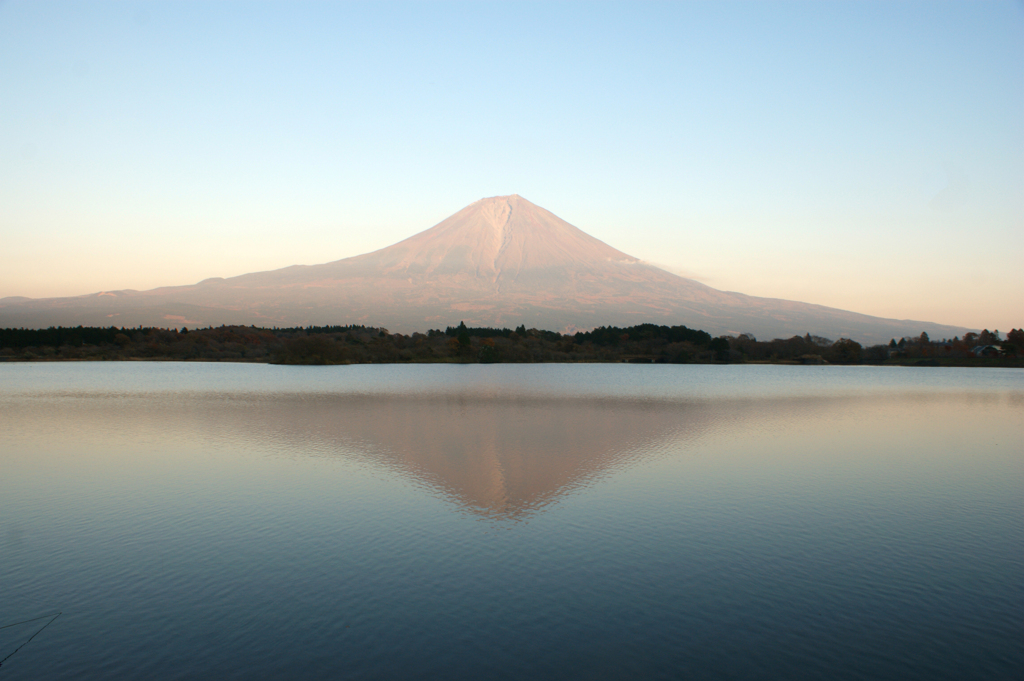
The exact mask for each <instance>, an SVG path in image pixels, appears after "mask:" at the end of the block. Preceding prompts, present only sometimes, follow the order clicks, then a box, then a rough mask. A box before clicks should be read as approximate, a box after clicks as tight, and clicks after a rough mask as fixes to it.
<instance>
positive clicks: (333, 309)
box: [0, 194, 967, 343]
mask: <svg viewBox="0 0 1024 681" xmlns="http://www.w3.org/2000/svg"><path fill="white" fill-rule="evenodd" d="M460 321H465V322H466V324H467V325H469V326H508V327H512V326H518V325H519V324H525V325H526V326H527V327H528V328H533V327H535V328H542V329H550V330H558V331H567V330H568V331H572V330H574V329H590V328H593V327H596V326H602V325H615V326H628V325H633V324H640V323H644V322H653V323H657V324H666V325H678V324H683V325H686V326H689V327H691V328H698V329H704V330H705V331H708V332H709V333H711V334H713V335H720V334H730V333H731V334H738V333H751V334H753V335H755V336H756V337H758V338H761V339H770V338H781V337H789V336H792V335H794V334H800V335H803V334H805V333H808V332H809V333H811V334H813V335H819V336H825V337H827V338H840V337H848V338H854V339H855V340H859V341H861V342H864V343H879V342H885V341H888V340H889V339H890V338H899V337H901V336H905V335H917V334H920V333H921V332H922V331H926V332H927V333H928V334H929V335H930V336H933V337H952V336H954V335H962V334H963V333H964V332H966V331H967V329H965V328H962V327H953V326H943V325H939V324H933V323H929V322H920V321H909V320H895V319H883V318H880V317H871V316H869V315H863V314H858V313H854V312H847V311H844V310H838V309H835V308H829V307H823V306H821V305H811V304H808V303H799V302H794V301H789V300H780V299H774V298H757V297H754V296H747V295H743V294H741V293H730V292H724V291H719V290H716V289H713V288H711V287H709V286H705V285H704V284H701V283H699V282H696V281H693V280H692V279H685V278H683V277H679V276H676V275H674V274H671V273H669V272H666V271H664V270H662V269H659V268H657V267H654V266H652V265H649V264H646V263H644V262H641V261H640V260H638V259H637V258H634V257H632V256H630V255H627V254H626V253H623V252H622V251H619V250H616V249H615V248H612V247H611V246H609V245H608V244H605V243H604V242H602V241H599V240H598V239H595V238H594V237H592V236H590V235H588V234H586V233H585V232H583V231H582V230H580V229H578V228H576V227H574V226H573V225H570V224H569V223H568V222H565V221H564V220H562V219H561V218H559V217H558V216H556V215H554V214H552V213H550V212H549V211H547V210H544V209H543V208H541V207H540V206H536V205H534V204H532V203H530V202H529V201H527V200H526V199H524V198H522V197H520V196H518V195H515V194H513V195H511V196H497V197H492V198H488V199H481V200H480V201H477V202H476V203H473V204H471V205H469V206H466V207H465V208H463V209H462V210H460V211H459V212H458V213H456V214H454V215H452V216H451V217H449V218H448V219H446V220H444V221H443V222H441V223H439V224H437V225H435V226H434V227H431V228H430V229H428V230H426V231H424V232H420V233H419V234H416V235H414V236H411V237H409V238H408V239H405V240H404V241H400V242H399V243H397V244H394V245H392V246H388V247H387V248H383V249H381V250H379V251H374V252H372V253H367V254H365V255H359V256H355V257H352V258H345V259H344V260H337V261H334V262H329V263H325V264H322V265H311V266H304V265H295V266H292V267H286V268H284V269H280V270H272V271H269V272H257V273H252V274H244V275H241V276H237V277H231V278H229V279H220V278H215V279H206V280H204V281H201V282H199V283H198V284H195V285H192V286H173V287H164V288H158V289H153V290H151V291H133V290H122V291H103V292H100V293H94V294H90V295H85V296H77V297H69V298H47V299H25V298H3V299H0V327H28V328H36V327H46V326H58V325H63V326H77V325H79V324H82V325H85V326H111V325H113V326H126V327H132V326H138V325H143V326H165V327H167V326H171V327H173V326H182V325H188V326H195V325H200V326H209V325H220V324H256V325H262V326H306V325H333V324H366V325H371V326H383V327H386V328H388V329H389V330H391V331H392V332H402V333H408V332H411V331H424V330H426V329H427V328H435V327H436V328H443V327H445V326H447V325H450V324H451V325H454V324H458V323H459V322H460Z"/></svg>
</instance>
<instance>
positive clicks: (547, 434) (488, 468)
mask: <svg viewBox="0 0 1024 681" xmlns="http://www.w3.org/2000/svg"><path fill="white" fill-rule="evenodd" d="M257 411H258V417H256V418H255V419H254V427H256V428H259V429H261V430H264V432H267V431H269V432H271V433H272V436H273V437H275V438H284V439H286V440H287V441H288V443H289V444H290V448H291V449H292V450H293V451H295V452H297V453H303V454H312V455H335V456H352V455H357V456H367V457H370V458H371V459H373V460H374V461H376V462H378V463H381V464H384V465H387V466H389V467H393V468H396V469H398V470H400V471H401V472H402V473H403V474H405V475H409V476H411V477H413V478H414V479H416V480H418V481H420V482H423V483H426V484H429V485H430V486H432V487H435V488H439V489H440V490H442V491H443V492H444V493H445V494H446V495H448V496H449V497H451V498H452V499H453V500H455V501H457V502H458V503H460V504H462V505H464V506H465V507H466V508H468V509H471V510H473V511H474V512H478V513H482V514H486V515H495V516H499V517H509V518H512V517H517V516H520V515H522V514H524V513H528V512H530V511H533V510H536V509H538V508H540V507H542V506H544V505H546V504H548V503H550V502H551V501H552V500H554V499H556V498H557V497H558V496H560V495H563V494H565V493H566V492H568V491H570V490H572V489H573V488H575V487H578V486H580V485H586V484H588V483H590V482H592V481H593V480H594V479H595V478H597V477H599V476H601V475H602V474H604V473H607V472H609V471H612V470H614V469H616V468H620V467H622V466H625V465H629V464H630V463H631V462H634V461H636V460H638V459H640V458H643V457H648V456H651V455H653V454H654V453H656V452H657V451H659V449H660V447H661V446H662V445H663V444H664V443H665V442H666V441H670V440H675V439H677V438H679V437H686V436H687V435H693V434H695V433H697V432H699V431H701V430H704V429H706V428H707V426H708V424H709V423H710V422H711V421H712V420H713V412H712V411H710V410H709V409H707V408H706V407H697V406H689V405H682V404H678V403H676V404H670V403H643V402H628V401H620V400H616V401H606V400H581V399H514V400H511V399H510V400H505V399H458V398H422V399H415V398H409V399H406V398H397V399H396V398H366V397H360V398H355V397H339V396H322V397H318V398H316V399H309V398H306V399H303V400H285V401H283V402H281V401H278V402H275V403H274V405H273V407H272V408H267V409H258V410H257ZM252 415H253V416H255V413H253V414H252Z"/></svg>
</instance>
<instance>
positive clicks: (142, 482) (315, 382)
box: [0, 363, 1024, 680]
mask: <svg viewBox="0 0 1024 681" xmlns="http://www.w3.org/2000/svg"><path fill="white" fill-rule="evenodd" d="M58 610H59V611H62V612H63V613H64V614H63V615H62V616H61V617H60V618H58V619H57V620H56V621H54V623H53V624H52V625H51V626H50V627H48V628H47V629H45V630H44V631H43V632H42V633H40V634H39V635H38V636H37V637H36V638H35V639H34V640H32V641H31V642H30V643H28V644H27V645H26V646H25V647H24V648H22V649H21V650H20V651H19V652H18V653H16V654H15V655H14V656H13V657H11V658H10V659H9V660H8V661H7V662H4V663H3V665H2V667H0V679H12V680H13V679H47V678H59V679H112V678H118V679H177V678H182V679H185V678H188V679H193V678H203V677H209V678H219V679H236V678H237V679H260V678H339V679H346V678H353V679H364V678H365V679H428V678H429V679H434V678H445V679H484V678H496V679H502V678H507V679H527V678H529V679H548V678H550V679H562V678H581V679H593V678H602V679H603V678H610V679H614V678H650V679H658V678H664V679H677V678H714V679H760V678H789V679H803V678H807V679H815V678H822V679H825V678H827V679H1009V678H1020V677H1021V674H1022V672H1024V645H1022V641H1024V371H1019V370H1013V369H993V370H985V369H945V368H913V369H897V368H872V367H849V368H843V367H781V366H641V365H528V366H511V365H499V366H494V365H491V366H480V365H474V366H443V365H425V366H350V367H274V366H265V365H238V364H195V363H188V364H179V363H124V364H120V363H76V364H67V363H65V364H5V365H0V625H3V624H7V623H10V622H17V621H20V620H24V619H27V618H30V617H35V616H38V615H42V614H45V613H47V612H53V611H58ZM38 626H39V623H32V624H28V625H19V626H16V627H8V628H7V629H0V658H2V657H4V656H6V655H7V654H8V653H10V652H11V651H13V650H14V649H15V648H17V647H18V646H19V645H21V643H23V642H24V641H25V639H27V638H28V637H29V636H31V635H32V634H33V632H35V631H36V629H38Z"/></svg>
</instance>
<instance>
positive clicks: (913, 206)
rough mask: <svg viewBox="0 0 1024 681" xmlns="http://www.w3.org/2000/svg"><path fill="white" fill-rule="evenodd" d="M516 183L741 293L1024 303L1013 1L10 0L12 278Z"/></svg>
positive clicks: (4, 47)
mask: <svg viewBox="0 0 1024 681" xmlns="http://www.w3.org/2000/svg"><path fill="white" fill-rule="evenodd" d="M511 193H518V194H520V195H522V196H523V197H525V198H527V199H529V200H530V201H533V202H534V203H536V204H538V205H540V206H543V207H545V208H547V209H548V210H551V211H552V212H554V213H555V214H556V215H558V216H560V217H562V218H563V219H565V220H568V221H569V222H571V223H573V224H574V225H576V226H577V227H580V228H581V229H583V230H584V231H587V232H589V233H590V234H592V235H594V236H596V237H598V238H600V239H602V240H604V241H606V242H607V243H609V244H611V245H612V246H615V247H616V248H618V249H620V250H623V251H625V252H627V253H629V254H631V255H634V256H636V257H639V258H643V259H645V260H648V261H650V262H653V263H655V264H659V265H661V266H663V267H665V268H667V269H670V270H672V271H675V272H677V273H680V274H684V275H686V276H691V277H693V278H695V279H698V280H700V281H703V282H705V283H707V284H709V285H711V286H714V287H716V288H720V289H724V290H732V291H741V292H743V293H749V294H752V295H760V296H771V297H781V298H790V299H796V300H802V301H806V302H813V303H820V304H824V305H830V306H834V307H840V308H843V309H848V310H854V311H858V312H864V313H868V314H874V315H880V316H886V317H898V318H912V319H923V320H928V321H934V322H941V323H950V324H963V325H967V326H977V327H988V328H999V329H1000V330H1003V331H1006V330H1008V329H1009V328H1011V327H1021V326H1024V7H1022V5H1021V3H1019V2H1009V1H1008V2H952V3H944V2H935V1H933V0H929V1H928V2H920V3H917V2H883V3H870V2H851V3H843V2H810V3H776V2H757V3H747V2H737V3H729V2H700V3H682V2H680V3H657V4H645V3H640V2H627V3H610V4H603V3H571V2H546V3H527V2H513V3H497V2H494V3H483V2H474V3H462V4H451V3H434V2H416V3H395V4H384V3H365V4H364V3H327V2H315V3H308V4H301V3H296V2H287V3H284V2H282V3H253V2H245V3H232V2H196V3H191V2H180V1H175V2H167V3H163V2H139V3H131V2H47V1H45V0H33V1H32V2H18V1H16V0H12V1H8V2H4V3H2V4H0V297H3V296H15V295H22V296H31V297H40V296H51V295H75V294H83V293H89V292H95V291H100V290H108V289H119V288H136V289H145V288H152V287H156V286H160V285H173V284H187V283H194V282H196V281H199V280H201V279H204V278H206V277H210V276H232V275H236V274H242V273H245V272H251V271H258V270H266V269H273V268H277V267H284V266H287V265H292V264H314V263H320V262H328V261H331V260H337V259H340V258H343V257H347V256H351V255H357V254H359V253H363V252H366V251H370V250H375V249H377V248H382V247H384V246H387V245H389V244H391V243H393V242H395V241H398V240H400V239H403V238H405V237H407V236H410V235H412V234H414V233H416V232H418V231H421V230H423V229H426V228H428V227H430V226H432V225H434V224H436V223H437V222H439V221H440V220H442V219H443V218H445V217H447V216H448V215H450V214H451V213H454V212H455V211H457V210H459V209H460V208H462V207H463V206H465V205H466V204H469V203H471V202H473V201H475V200H477V199H479V198H483V197H485V196H494V195H499V194H511Z"/></svg>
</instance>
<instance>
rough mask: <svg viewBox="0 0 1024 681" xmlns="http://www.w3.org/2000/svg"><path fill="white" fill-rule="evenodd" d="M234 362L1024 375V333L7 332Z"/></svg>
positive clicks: (83, 354) (63, 348) (50, 351)
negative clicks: (867, 340) (1005, 371)
mask: <svg viewBox="0 0 1024 681" xmlns="http://www.w3.org/2000/svg"><path fill="white" fill-rule="evenodd" d="M75 360H79V361H82V360H93V361H131V360H151V361H159V360H178V361H226V362H263V363H273V364H371V363H416V362H458V363H474V362H480V363H496V362H520V363H522V362H636V363H659V364H663V363H671V364H687V363H702V364H706V363H776V364H893V365H919V366H943V365H947V366H1024V330H1022V329H1014V330H1012V331H1010V332H1009V333H1007V334H1006V337H1005V338H1002V334H1000V333H999V332H998V331H993V332H990V331H988V330H985V331H982V332H981V333H969V334H966V335H965V336H964V338H954V339H951V340H950V339H943V340H941V341H933V340H932V339H930V338H928V335H927V334H925V333H922V334H920V335H919V336H916V337H905V338H901V339H899V340H897V339H895V338H894V339H892V340H891V341H890V342H889V343H888V344H886V345H875V346H870V347H866V348H865V347H863V346H861V344H859V343H857V342H856V341H853V340H850V339H846V338H840V339H839V340H835V341H833V340H831V339H828V338H822V337H820V336H812V335H811V334H805V335H803V336H793V337H792V338H787V339H773V340H769V341H760V340H757V339H756V338H754V337H753V336H751V335H749V334H740V335H737V336H720V337H718V338H713V337H712V336H711V335H710V334H709V333H707V332H705V331H700V330H696V329H690V328H687V327H685V326H659V325H656V324H639V325H636V326H631V327H626V328H620V327H615V326H602V327H598V328H596V329H593V330H592V331H586V332H582V331H581V332H577V333H575V334H561V333H558V332H556V331H545V330H540V329H527V328H525V326H519V327H518V328H516V329H508V328H487V327H484V328H472V327H467V326H466V325H465V323H460V324H459V325H458V326H449V327H447V328H445V329H444V330H441V329H430V330H428V331H427V332H426V333H412V334H408V335H406V334H401V333H390V332H389V331H388V330H387V329H384V328H380V327H372V326H361V325H348V326H308V327H296V328H260V327H255V326H220V327H212V328H203V329H192V330H189V329H187V328H182V329H161V328H143V327H138V328H117V327H109V328H96V327H81V326H79V327H53V328H49V329H0V361H75Z"/></svg>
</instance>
